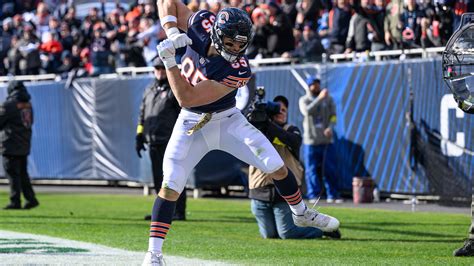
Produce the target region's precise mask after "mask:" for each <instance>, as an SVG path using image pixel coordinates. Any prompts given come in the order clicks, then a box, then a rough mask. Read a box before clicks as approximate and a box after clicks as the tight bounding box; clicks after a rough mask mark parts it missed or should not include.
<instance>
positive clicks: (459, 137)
mask: <svg viewBox="0 0 474 266" xmlns="http://www.w3.org/2000/svg"><path fill="white" fill-rule="evenodd" d="M449 109H455V110H456V118H464V112H463V111H462V110H461V109H459V108H458V104H457V103H456V101H455V100H454V98H453V95H452V94H446V95H444V96H443V98H442V99H441V110H440V131H441V151H442V152H443V154H444V155H446V156H453V157H459V156H461V155H462V154H463V149H464V147H465V139H464V132H456V144H454V143H453V142H451V141H449Z"/></svg>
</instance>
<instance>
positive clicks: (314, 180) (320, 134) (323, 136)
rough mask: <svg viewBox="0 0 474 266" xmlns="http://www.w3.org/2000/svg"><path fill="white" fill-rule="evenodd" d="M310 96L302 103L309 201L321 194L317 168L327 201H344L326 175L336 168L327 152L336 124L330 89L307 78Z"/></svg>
mask: <svg viewBox="0 0 474 266" xmlns="http://www.w3.org/2000/svg"><path fill="white" fill-rule="evenodd" d="M306 84H307V85H308V88H309V90H308V93H307V94H306V95H304V96H302V97H301V98H300V100H299V107H300V111H301V114H303V116H304V120H303V132H304V133H303V144H304V145H303V159H304V164H305V179H306V186H307V197H308V198H309V199H310V202H312V201H314V200H316V199H317V198H318V197H319V195H320V194H321V183H320V181H319V179H320V176H318V171H317V169H318V167H320V169H321V174H320V175H322V178H324V184H325V187H326V194H327V200H328V202H336V203H340V202H342V199H341V198H340V195H339V191H338V189H337V182H336V180H335V179H334V177H331V176H329V175H327V173H334V168H335V167H334V166H333V165H332V164H331V162H330V161H329V160H327V152H328V149H329V148H330V146H331V145H332V143H333V128H334V125H335V124H336V105H335V104H334V100H333V99H332V97H331V96H329V94H328V90H327V89H322V90H321V86H320V81H319V79H317V78H315V77H311V76H310V77H308V78H307V79H306Z"/></svg>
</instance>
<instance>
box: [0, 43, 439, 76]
mask: <svg viewBox="0 0 474 266" xmlns="http://www.w3.org/2000/svg"><path fill="white" fill-rule="evenodd" d="M443 50H444V47H433V48H426V49H425V48H417V49H407V50H387V51H377V52H361V53H350V54H332V55H330V56H329V58H328V57H327V55H325V54H323V62H326V61H327V59H329V60H330V61H332V62H333V63H338V62H340V61H364V60H375V61H381V60H383V59H384V58H389V57H396V56H399V57H400V56H402V55H420V56H421V58H426V57H430V56H433V55H437V54H439V53H441V52H443ZM297 62H298V60H297V59H294V58H282V57H278V58H261V59H251V60H250V64H251V65H252V66H254V67H259V66H266V65H281V64H296V63H297ZM115 72H116V73H113V74H106V75H101V77H102V78H107V77H109V78H113V77H116V75H131V76H136V75H140V74H147V73H151V72H153V67H120V68H117V69H116V70H115ZM12 79H14V80H21V81H31V82H35V81H47V80H55V81H58V80H61V78H60V76H58V75H56V74H41V75H25V76H2V77H0V83H6V82H8V81H10V80H12Z"/></svg>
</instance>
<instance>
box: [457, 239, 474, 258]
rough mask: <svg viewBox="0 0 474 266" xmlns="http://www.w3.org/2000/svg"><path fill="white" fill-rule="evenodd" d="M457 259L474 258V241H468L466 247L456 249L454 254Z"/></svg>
mask: <svg viewBox="0 0 474 266" xmlns="http://www.w3.org/2000/svg"><path fill="white" fill-rule="evenodd" d="M453 255H454V256H455V257H470V256H474V239H468V240H466V241H465V242H464V246H462V247H461V248H458V249H456V250H455V251H454V252H453Z"/></svg>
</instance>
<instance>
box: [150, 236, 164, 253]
mask: <svg viewBox="0 0 474 266" xmlns="http://www.w3.org/2000/svg"><path fill="white" fill-rule="evenodd" d="M163 241H165V240H164V239H163V238H159V237H150V238H149V239H148V251H153V252H156V253H160V254H161V249H162V247H163Z"/></svg>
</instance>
